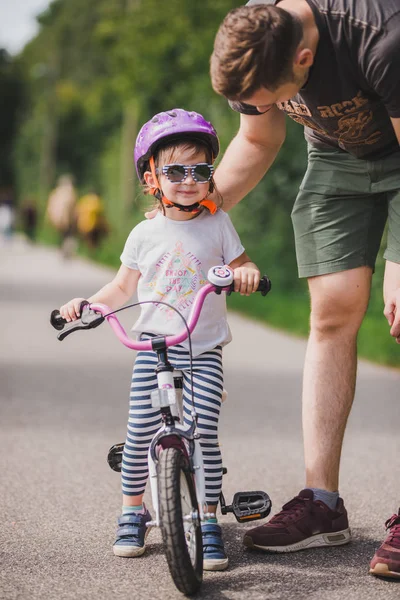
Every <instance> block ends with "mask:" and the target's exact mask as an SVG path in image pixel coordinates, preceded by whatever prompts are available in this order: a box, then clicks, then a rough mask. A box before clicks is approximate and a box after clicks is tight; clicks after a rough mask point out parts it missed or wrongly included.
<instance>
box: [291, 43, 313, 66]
mask: <svg viewBox="0 0 400 600" xmlns="http://www.w3.org/2000/svg"><path fill="white" fill-rule="evenodd" d="M313 62H314V55H313V53H312V51H311V50H310V48H300V49H299V50H297V52H296V54H295V57H294V66H295V67H300V68H301V69H309V68H310V67H311V65H312V64H313Z"/></svg>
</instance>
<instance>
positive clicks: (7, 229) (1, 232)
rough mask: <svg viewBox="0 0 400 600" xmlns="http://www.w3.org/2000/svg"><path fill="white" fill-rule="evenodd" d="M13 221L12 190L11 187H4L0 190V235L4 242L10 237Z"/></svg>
mask: <svg viewBox="0 0 400 600" xmlns="http://www.w3.org/2000/svg"><path fill="white" fill-rule="evenodd" d="M14 222H15V210H14V203H13V192H12V188H10V187H6V188H3V189H2V190H0V237H1V239H2V240H3V241H4V242H8V241H9V240H10V239H11V237H12V234H13V230H14Z"/></svg>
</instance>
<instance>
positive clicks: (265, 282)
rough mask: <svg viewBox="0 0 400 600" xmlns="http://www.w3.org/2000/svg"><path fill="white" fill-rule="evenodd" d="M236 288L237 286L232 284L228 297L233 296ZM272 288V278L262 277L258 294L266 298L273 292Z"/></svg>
mask: <svg viewBox="0 0 400 600" xmlns="http://www.w3.org/2000/svg"><path fill="white" fill-rule="evenodd" d="M234 286H235V284H234V283H231V285H230V289H229V292H227V295H228V296H230V295H231V294H232V292H234V291H235V289H234ZM271 287H272V284H271V280H270V278H269V277H267V276H266V275H263V277H261V279H260V283H259V284H258V288H257V292H260V293H261V295H262V296H266V295H267V294H268V292H270V291H271Z"/></svg>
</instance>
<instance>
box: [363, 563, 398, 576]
mask: <svg viewBox="0 0 400 600" xmlns="http://www.w3.org/2000/svg"><path fill="white" fill-rule="evenodd" d="M369 572H370V573H371V575H376V576H377V577H391V578H393V579H400V573H396V571H390V569H389V566H388V565H387V564H386V563H377V564H376V565H375V566H374V567H373V568H372V569H370V570H369Z"/></svg>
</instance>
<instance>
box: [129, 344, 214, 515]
mask: <svg viewBox="0 0 400 600" xmlns="http://www.w3.org/2000/svg"><path fill="white" fill-rule="evenodd" d="M168 359H169V361H170V363H171V365H172V366H173V367H174V369H177V370H179V371H182V372H183V420H184V423H185V424H186V425H188V426H189V425H190V424H191V422H192V418H191V406H192V403H191V377H190V370H189V367H190V362H189V352H188V351H187V350H186V349H185V348H183V347H182V346H174V347H172V348H170V349H169V350H168ZM156 364H157V355H156V353H155V352H152V351H146V352H138V354H137V357H136V360H135V365H134V368H133V375H132V384H131V394H130V402H129V419H128V431H127V435H126V442H125V446H124V452H123V457H122V473H121V475H122V493H123V494H124V495H126V496H140V495H141V494H143V492H144V489H145V487H146V482H147V478H148V462H147V453H148V450H149V446H150V442H151V439H152V438H153V436H154V434H155V433H156V432H157V430H158V429H159V428H160V426H161V416H160V410H159V409H158V408H153V407H152V405H151V400H150V394H151V392H152V391H153V390H154V389H156V388H157V377H156V374H155V373H154V369H155V367H156ZM192 374H193V392H194V401H195V407H196V413H197V415H198V421H197V425H198V430H199V433H200V435H201V438H200V444H201V448H202V451H203V460H204V469H205V483H206V502H207V503H208V504H217V503H218V500H219V495H220V492H221V486H222V458H221V453H220V450H219V445H218V420H219V413H220V409H221V396H222V390H223V370H222V348H221V346H217V347H216V348H214V349H213V350H210V351H209V352H204V353H203V354H200V355H199V356H197V357H195V358H193V372H192Z"/></svg>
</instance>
